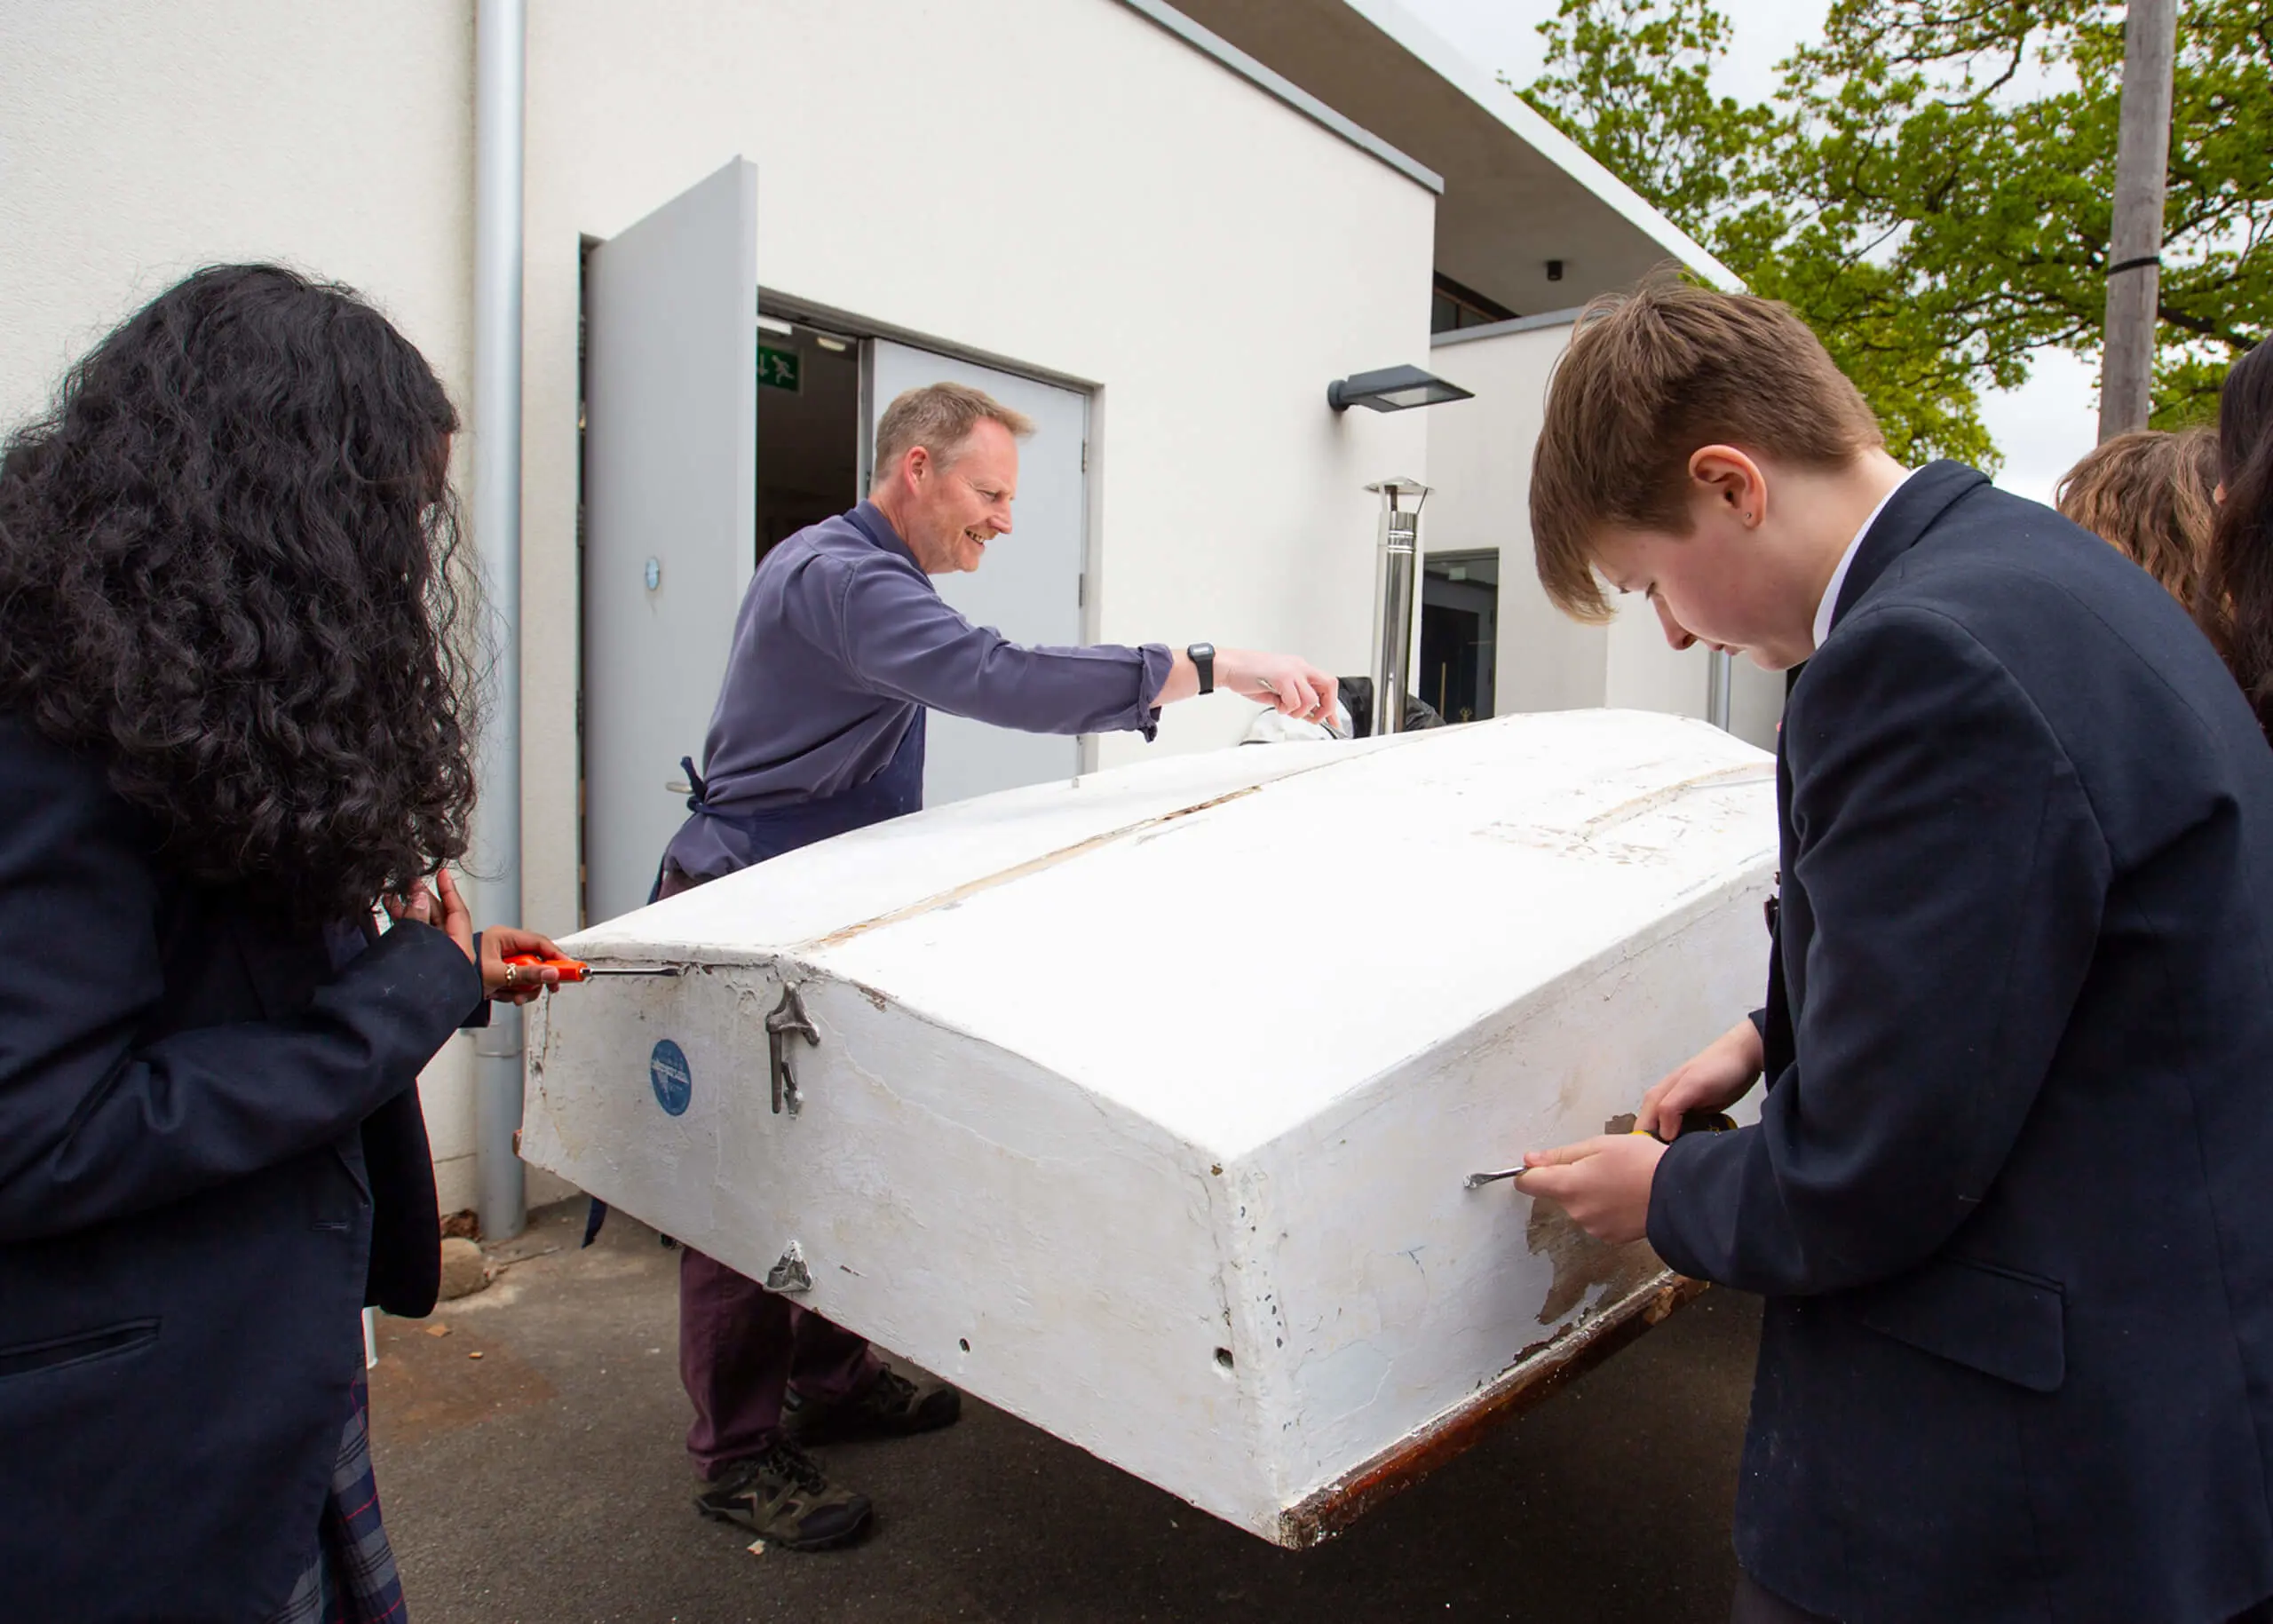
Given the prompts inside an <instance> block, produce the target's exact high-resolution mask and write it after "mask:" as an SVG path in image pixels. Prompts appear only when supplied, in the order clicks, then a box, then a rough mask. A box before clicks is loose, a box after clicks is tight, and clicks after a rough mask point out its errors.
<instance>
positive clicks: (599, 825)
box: [583, 158, 757, 923]
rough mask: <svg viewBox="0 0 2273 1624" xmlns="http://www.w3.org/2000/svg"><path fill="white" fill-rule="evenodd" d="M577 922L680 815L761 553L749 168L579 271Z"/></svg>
mask: <svg viewBox="0 0 2273 1624" xmlns="http://www.w3.org/2000/svg"><path fill="white" fill-rule="evenodd" d="M585 276H586V281H585V289H584V319H585V329H584V344H585V385H584V401H585V426H584V504H585V505H584V556H583V598H584V616H583V618H584V648H583V656H584V657H583V713H584V724H583V725H584V820H585V822H584V861H585V890H584V897H585V913H586V917H587V919H588V920H589V921H590V922H592V923H598V922H599V921H600V920H603V919H611V918H614V916H615V915H618V914H622V913H628V912H629V911H630V910H631V909H632V908H635V907H639V906H640V905H641V904H643V903H644V902H645V901H646V899H647V889H648V886H649V885H650V884H651V883H653V879H654V875H655V866H656V864H657V863H658V862H660V861H661V859H662V854H663V847H664V846H665V845H666V844H668V843H669V840H670V837H671V836H672V835H673V834H674V833H675V832H677V828H678V826H679V824H680V823H681V822H682V821H683V820H685V817H686V791H685V789H684V788H672V786H673V785H674V784H675V783H677V780H681V779H682V778H683V776H684V774H683V773H682V772H681V771H680V769H679V758H680V757H689V756H691V757H693V758H694V759H695V761H696V762H697V763H698V764H700V762H701V758H702V740H703V735H704V734H705V733H707V732H708V731H709V724H710V712H711V709H712V708H713V706H714V705H715V704H716V703H717V697H718V682H719V678H720V677H722V676H723V675H724V674H725V669H726V653H727V649H728V647H729V646H730V645H731V643H732V641H733V630H734V612H735V610H736V608H737V606H739V605H740V604H741V595H742V589H743V587H744V586H746V585H747V584H748V581H749V575H750V569H751V567H752V565H753V562H754V560H755V558H756V526H757V510H756V503H757V328H756V322H757V170H756V166H755V165H753V164H751V163H748V162H745V161H744V160H742V159H741V158H736V159H735V160H734V161H733V162H731V163H729V164H727V165H726V167H725V168H724V169H722V170H719V171H718V172H717V174H715V175H712V176H711V177H710V178H709V179H707V180H704V181H701V183H699V184H698V185H696V186H692V187H690V188H689V189H687V190H686V191H685V192H682V193H680V194H679V195H678V196H677V197H675V198H673V199H672V200H671V201H670V202H667V203H665V204H664V205H663V206H662V207H661V208H660V209H658V210H655V211H654V212H653V214H651V215H649V216H647V217H646V218H645V219H643V220H641V221H640V222H639V223H638V225H636V226H630V228H629V229H627V230H625V231H623V232H622V233H621V234H618V235H616V236H614V237H612V238H610V239H609V240H608V241H607V242H603V243H601V244H600V245H599V246H598V247H597V248H595V249H594V250H592V251H591V253H590V257H589V258H588V259H587V260H586V265H585Z"/></svg>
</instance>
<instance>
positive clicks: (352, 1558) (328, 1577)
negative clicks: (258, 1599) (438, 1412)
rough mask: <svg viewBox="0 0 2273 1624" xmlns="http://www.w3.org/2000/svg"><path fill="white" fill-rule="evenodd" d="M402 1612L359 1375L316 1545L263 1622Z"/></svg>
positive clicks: (380, 1619)
mask: <svg viewBox="0 0 2273 1624" xmlns="http://www.w3.org/2000/svg"><path fill="white" fill-rule="evenodd" d="M407 1616H408V1615H407V1614H406V1613H405V1612H404V1611H403V1605H402V1580H401V1579H400V1577H399V1576H398V1575H397V1574H396V1573H395V1566H394V1551H393V1549H392V1547H390V1546H389V1545H388V1544H387V1531H386V1529H385V1528H384V1527H383V1526H381V1525H380V1523H379V1485H378V1483H377V1481H376V1479H375V1478H374V1477H372V1476H371V1389H370V1384H369V1383H368V1382H366V1381H365V1380H364V1379H363V1378H362V1377H361V1376H360V1375H358V1376H357V1377H356V1378H355V1387H354V1391H353V1394H352V1398H351V1400H350V1402H349V1406H348V1412H347V1426H346V1429H345V1430H344V1431H343V1432H341V1434H340V1435H339V1458H338V1460H337V1461H336V1462H334V1463H333V1465H332V1469H331V1488H330V1492H329V1493H328V1494H326V1495H325V1497H324V1502H323V1511H322V1513H321V1516H319V1517H317V1519H316V1541H315V1549H314V1551H313V1553H312V1554H311V1555H310V1556H309V1557H308V1565H307V1566H306V1567H305V1568H303V1569H302V1570H301V1571H300V1578H299V1582H297V1584H295V1585H294V1586H293V1587H292V1594H291V1596H290V1597H289V1599H288V1600H287V1601H286V1602H285V1604H284V1605H283V1606H282V1607H281V1608H279V1609H278V1610H277V1611H276V1612H273V1613H271V1614H269V1615H268V1624H404V1620H405V1619H406V1617H407Z"/></svg>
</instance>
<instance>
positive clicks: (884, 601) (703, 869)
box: [656, 384, 1334, 1550]
mask: <svg viewBox="0 0 2273 1624" xmlns="http://www.w3.org/2000/svg"><path fill="white" fill-rule="evenodd" d="M1033 427H1034V425H1033V424H1031V423H1029V422H1028V421H1027V420H1026V417H1025V416H1023V415H1021V414H1020V413H1018V412H1015V411H1012V410H1010V408H1007V407H1004V406H1002V405H1000V404H998V403H997V402H995V401H994V400H991V399H990V398H988V397H987V396H986V395H985V394H982V393H980V392H978V390H975V389H969V388H965V387H963V386H962V385H961V384H931V385H930V386H928V387H926V388H923V389H914V390H910V391H908V392H907V393H906V394H903V395H901V396H900V397H899V399H898V400H894V401H893V402H892V403H891V407H890V408H889V409H887V410H886V411H885V413H884V416H883V422H882V423H881V424H878V425H877V429H876V485H875V490H874V491H873V492H871V493H870V495H869V498H868V500H867V501H866V502H864V503H861V504H860V505H859V507H857V508H854V509H853V510H852V511H851V512H850V513H846V514H844V515H843V516H841V517H839V518H836V519H828V520H826V521H824V522H822V523H820V524H818V525H814V526H812V527H810V528H808V529H804V530H801V531H799V532H798V533H797V534H796V535H792V536H790V537H789V538H788V540H786V541H784V542H782V543H780V545H779V546H777V547H775V548H774V549H773V550H772V551H771V552H769V553H768V554H766V556H765V558H764V560H763V561H762V562H761V563H760V564H759V565H758V566H757V573H756V574H755V575H754V576H752V577H751V579H750V583H749V590H748V594H747V596H745V598H743V600H742V607H741V618H740V620H739V621H738V622H737V623H736V625H735V629H734V646H733V654H732V656H731V657H730V658H729V660H728V662H727V666H726V678H725V684H724V685H723V686H722V687H721V689H720V691H719V694H718V708H717V710H716V711H715V712H714V713H713V714H712V716H711V718H710V733H709V739H708V740H707V741H705V743H704V746H703V764H702V771H701V772H699V773H698V772H695V771H694V767H693V763H692V762H690V763H688V764H687V773H688V780H689V782H690V783H691V784H692V785H693V790H694V793H693V797H692V798H691V799H690V800H689V802H688V805H689V807H690V808H691V810H692V812H693V816H691V817H690V818H688V820H686V823H685V827H684V828H681V829H680V830H679V832H678V833H677V835H676V836H673V837H672V840H671V843H670V846H669V849H668V851H667V852H665V854H664V857H663V862H662V867H661V873H660V875H658V878H657V881H656V892H657V894H658V895H659V896H671V895H674V894H676V893H677V892H678V891H685V890H687V889H689V888H690V887H692V886H695V885H700V884H701V883H704V882H705V881H707V880H713V879H716V878H717V877H718V876H719V875H725V874H731V873H733V872H734V871H736V870H738V869H741V868H746V867H749V866H750V865H751V864H753V863H760V862H764V860H766V859H768V858H770V857H778V856H780V854H781V853H782V852H788V851H793V850H795V849H796V848H797V847H799V846H803V845H808V844H812V842H814V841H817V840H825V839H827V838H828V837H829V836H833V835H841V834H843V833H845V832H846V831H848V830H851V829H855V828H862V827H864V826H866V825H867V824H871V823H878V822H882V821H883V820H885V819H887V818H896V817H899V816H901V815H902V814H904V813H907V812H915V811H916V810H917V809H919V808H920V807H921V806H922V805H923V718H924V715H925V712H926V710H927V709H931V708H935V707H936V708H937V709H942V710H946V711H948V712H950V713H951V714H953V715H956V716H964V717H975V718H977V719H978V720H979V721H982V722H991V723H993V724H994V725H996V726H998V727H1011V728H1018V729H1019V730H1021V731H1023V732H1026V733H1106V732H1112V731H1117V730H1124V729H1125V730H1129V731H1133V732H1137V733H1143V734H1144V736H1145V738H1147V739H1150V738H1152V735H1153V733H1154V732H1155V730H1156V729H1157V727H1158V725H1159V722H1160V707H1161V706H1163V705H1166V704H1169V703H1172V702H1174V701H1176V700H1180V699H1188V698H1191V697H1192V695H1194V694H1200V693H1208V692H1210V691H1212V690H1213V689H1214V688H1216V687H1217V686H1222V687H1224V688H1228V689H1231V690H1232V692H1234V693H1240V694H1243V695H1245V696H1247V698H1249V699H1253V700H1256V701H1261V702H1263V703H1265V704H1268V705H1271V706H1273V707H1274V708H1275V709H1278V710H1279V711H1280V712H1282V713H1284V714H1285V715H1287V716H1290V717H1302V718H1303V719H1306V720H1311V721H1317V720H1321V719H1324V718H1327V717H1330V716H1331V715H1332V711H1333V705H1334V679H1333V678H1332V677H1327V676H1326V675H1325V674H1324V673H1322V672H1320V671H1319V669H1317V668H1316V667H1314V666H1312V665H1311V664H1309V663H1308V662H1306V661H1302V660H1297V659H1295V658H1293V657H1292V656H1289V655H1285V654H1255V653H1250V652H1248V651H1246V650H1242V649H1232V648H1225V649H1217V648H1215V647H1213V646H1210V645H1208V644H1205V643H1196V644H1193V645H1192V646H1191V647H1190V648H1188V649H1186V650H1185V651H1184V653H1182V654H1172V653H1170V652H1169V650H1168V648H1167V647H1165V646H1162V645H1160V644H1157V643H1150V644H1146V645H1144V646H1143V647H1141V648H1126V647H1121V646H1117V645H1110V644H1100V645H1098V646H1095V647H1089V648H1028V647H1024V646H1020V645H1018V644H1016V643H1012V642H1010V640H1009V639H1008V638H1004V637H1002V635H1001V634H1000V633H999V632H996V631H994V630H990V629H988V628H986V627H982V626H974V625H972V624H971V623H970V622H969V621H967V620H965V619H964V618H963V617H962V615H961V614H958V613H956V611H955V610H954V609H953V608H952V607H950V606H948V605H947V604H946V602H945V600H943V599H942V598H940V597H939V591H938V590H937V589H936V588H935V587H933V586H932V584H931V577H932V576H933V575H941V574H951V573H953V572H954V571H957V570H970V569H977V568H978V565H979V561H980V560H981V559H982V558H985V557H986V549H987V547H988V545H989V544H990V543H992V542H993V541H994V538H995V537H997V536H1000V535H1009V534H1010V504H1011V503H1012V502H1013V501H1014V500H1015V499H1016V497H1017V495H1018V439H1019V438H1020V437H1022V436H1024V435H1026V434H1029V433H1031V432H1033ZM679 1374H680V1377H681V1379H682V1380H683V1381H684V1382H685V1384H686V1391H687V1397H688V1398H691V1399H692V1400H693V1404H694V1422H693V1426H692V1427H691V1428H689V1429H688V1431H687V1449H688V1452H689V1453H690V1454H692V1455H693V1457H694V1464H695V1469H696V1470H697V1471H699V1472H700V1473H701V1475H702V1477H704V1478H705V1479H706V1486H705V1488H704V1489H703V1490H702V1491H701V1492H700V1493H697V1494H696V1496H695V1507H696V1509H698V1510H700V1511H701V1513H702V1514H703V1515H704V1516H705V1517H716V1518H719V1519H722V1520H728V1521H733V1522H737V1523H741V1524H742V1525H745V1526H746V1527H748V1528H749V1529H751V1530H752V1531H753V1532H755V1533H757V1534H759V1535H760V1536H762V1537H763V1538H764V1539H765V1540H767V1541H769V1542H772V1543H777V1544H780V1545H784V1546H786V1547H788V1549H792V1550H814V1549H823V1548H825V1547H828V1546H832V1545H839V1544H843V1543H844V1542H845V1541H849V1540H851V1539H854V1538H856V1537H858V1535H859V1533H860V1532H861V1531H862V1530H863V1529H864V1528H865V1527H866V1526H867V1523H868V1520H869V1505H868V1501H867V1497H866V1496H864V1495H860V1494H857V1493H853V1492H852V1491H851V1490H849V1489H846V1488H843V1487H840V1486H838V1485H834V1484H832V1483H830V1482H829V1480H828V1476H827V1474H826V1473H824V1472H823V1471H822V1470H821V1469H820V1466H819V1465H818V1464H817V1463H816V1462H813V1461H812V1459H811V1457H809V1456H808V1455H806V1454H804V1451H803V1449H802V1448H801V1447H800V1445H801V1444H803V1443H813V1442H819V1441H824V1440H831V1439H841V1438H863V1437H866V1438H874V1437H893V1436H903V1435H906V1434H909V1433H915V1432H923V1431H929V1430H932V1429H933V1428H937V1427H944V1426H946V1425H948V1424H950V1423H951V1422H954V1420H955V1419H956V1417H957V1416H958V1415H959V1414H961V1410H962V1396H961V1395H960V1394H959V1393H957V1392H956V1391H955V1390H954V1389H953V1388H952V1387H948V1386H946V1385H944V1384H942V1383H939V1382H923V1383H918V1382H911V1381H909V1380H907V1378H905V1377H903V1376H901V1375H899V1374H897V1373H896V1372H893V1371H891V1370H887V1369H885V1368H884V1367H883V1366H882V1365H881V1364H879V1363H878V1362H877V1360H876V1359H875V1356H874V1355H873V1354H872V1353H871V1352H870V1351H869V1350H868V1344H867V1342H865V1341H864V1340H862V1339H861V1338H859V1337H858V1336H855V1335H852V1334H851V1332H849V1331H846V1330H844V1329H843V1328H842V1327H837V1326H835V1325H832V1324H830V1323H829V1322H828V1320H826V1319H822V1318H821V1317H820V1315H818V1314H815V1313H812V1312H810V1311H806V1310H804V1309H800V1308H799V1307H797V1306H796V1304H795V1303H791V1302H790V1301H789V1300H788V1298H786V1297H782V1296H779V1295H775V1294H773V1293H772V1292H769V1291H767V1290H766V1289H765V1288H764V1287H762V1286H760V1285H758V1284H757V1283H756V1281H754V1280H751V1279H748V1278H747V1277H745V1276H743V1275H741V1274H737V1273H736V1272H734V1271H733V1270H731V1269H729V1268H727V1267H726V1266H725V1264H720V1263H718V1262H717V1261H716V1260H714V1259H712V1258H709V1257H706V1256H703V1255H702V1254H701V1253H700V1252H696V1251H694V1250H693V1249H692V1248H687V1249H685V1250H684V1251H683V1252H682V1253H681V1256H680V1265H679ZM793 1389H794V1390H795V1393H796V1399H797V1403H796V1407H795V1408H794V1409H792V1410H790V1411H789V1413H788V1416H787V1417H786V1419H785V1417H784V1414H783V1411H784V1408H785V1405H786V1403H787V1401H788V1395H789V1393H790V1391H791V1390H793Z"/></svg>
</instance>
